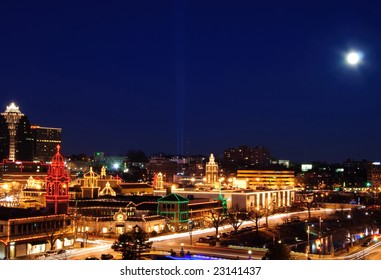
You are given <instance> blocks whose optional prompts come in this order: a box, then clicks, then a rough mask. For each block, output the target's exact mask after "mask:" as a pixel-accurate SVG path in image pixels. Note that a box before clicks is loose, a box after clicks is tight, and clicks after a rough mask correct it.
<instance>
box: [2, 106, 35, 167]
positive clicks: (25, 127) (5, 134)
mask: <svg viewBox="0 0 381 280" xmlns="http://www.w3.org/2000/svg"><path fill="white" fill-rule="evenodd" d="M3 159H9V160H11V161H16V160H20V161H32V160H33V135H32V132H31V128H30V122H29V119H28V117H27V116H25V115H24V114H23V113H21V112H20V110H19V107H18V106H16V105H15V104H14V103H11V104H10V105H9V106H7V107H6V110H5V112H4V113H1V117H0V160H3Z"/></svg>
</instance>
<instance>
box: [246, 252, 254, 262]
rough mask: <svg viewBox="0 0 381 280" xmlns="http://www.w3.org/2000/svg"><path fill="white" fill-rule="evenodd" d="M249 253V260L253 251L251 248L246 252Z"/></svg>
mask: <svg viewBox="0 0 381 280" xmlns="http://www.w3.org/2000/svg"><path fill="white" fill-rule="evenodd" d="M247 253H248V254H249V260H251V254H252V253H253V252H252V251H251V250H249V251H248V252H247Z"/></svg>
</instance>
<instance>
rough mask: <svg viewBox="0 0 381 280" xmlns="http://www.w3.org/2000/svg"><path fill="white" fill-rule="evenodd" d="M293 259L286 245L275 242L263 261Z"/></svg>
mask: <svg viewBox="0 0 381 280" xmlns="http://www.w3.org/2000/svg"><path fill="white" fill-rule="evenodd" d="M290 258H291V254H290V249H289V248H288V247H287V245H286V244H284V243H281V242H275V243H274V244H272V245H270V247H269V248H268V250H267V252H266V253H265V255H264V256H263V257H262V259H263V260H289V259H290Z"/></svg>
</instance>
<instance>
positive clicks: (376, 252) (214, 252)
mask: <svg viewBox="0 0 381 280" xmlns="http://www.w3.org/2000/svg"><path fill="white" fill-rule="evenodd" d="M332 211H334V210H332V209H320V210H313V211H311V214H312V215H314V216H321V217H322V218H323V219H324V217H325V215H329V214H330V213H331V212H332ZM292 216H299V217H300V219H306V218H307V216H308V213H307V211H301V212H293V213H285V214H276V215H273V216H270V217H268V224H269V226H275V225H277V224H281V223H283V221H284V219H288V218H291V217H292ZM261 223H265V218H262V219H261ZM252 225H254V223H253V222H249V221H246V222H244V223H243V225H242V227H245V226H252ZM231 230H232V227H231V226H228V225H226V226H222V227H220V228H219V233H221V234H222V233H223V232H224V231H231ZM214 234H215V229H214V228H208V229H199V230H194V231H192V240H191V237H190V234H189V232H184V233H175V234H171V235H166V236H160V237H155V238H151V239H150V241H153V251H165V252H168V251H170V250H171V249H172V250H173V251H174V252H175V253H176V254H177V255H179V254H180V251H181V249H183V251H184V252H185V253H186V252H187V251H190V253H191V254H192V255H197V254H200V255H207V256H212V257H217V258H222V259H248V258H251V259H261V258H262V256H263V255H264V253H265V250H264V249H258V248H257V249H254V248H241V249H238V248H226V247H219V246H218V245H217V246H214V247H210V246H208V245H199V244H196V241H197V240H198V239H199V238H200V237H206V236H208V235H214ZM113 241H114V239H100V240H93V241H91V240H89V241H88V247H87V248H78V249H72V250H68V252H67V254H66V259H77V260H78V259H85V258H86V257H97V258H100V256H101V254H103V253H111V254H113V255H114V257H115V259H118V258H119V259H120V255H117V254H116V253H115V252H114V251H113V250H112V249H111V244H112V243H113ZM182 244H183V245H182ZM379 245H380V242H378V243H375V244H372V245H371V246H369V247H366V248H360V249H361V250H359V251H356V252H353V254H350V255H348V256H346V257H337V258H331V259H361V258H366V259H381V250H380V249H379V248H378V247H379ZM249 250H250V251H251V254H250V255H249ZM293 257H294V258H295V259H305V256H304V254H294V255H293ZM324 259H327V257H326V258H324Z"/></svg>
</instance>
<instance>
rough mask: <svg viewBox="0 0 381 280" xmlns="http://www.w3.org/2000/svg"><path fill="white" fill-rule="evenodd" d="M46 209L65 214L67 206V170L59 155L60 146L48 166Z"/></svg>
mask: <svg viewBox="0 0 381 280" xmlns="http://www.w3.org/2000/svg"><path fill="white" fill-rule="evenodd" d="M45 180H46V195H45V200H46V207H48V208H49V209H51V210H52V211H54V214H67V209H68V206H69V182H70V176H69V170H68V169H67V168H66V166H65V162H64V158H63V157H62V155H61V154H60V146H59V145H58V146H57V153H56V155H55V156H54V157H53V159H52V163H51V164H50V166H49V170H48V176H46V179H45Z"/></svg>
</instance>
